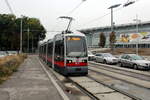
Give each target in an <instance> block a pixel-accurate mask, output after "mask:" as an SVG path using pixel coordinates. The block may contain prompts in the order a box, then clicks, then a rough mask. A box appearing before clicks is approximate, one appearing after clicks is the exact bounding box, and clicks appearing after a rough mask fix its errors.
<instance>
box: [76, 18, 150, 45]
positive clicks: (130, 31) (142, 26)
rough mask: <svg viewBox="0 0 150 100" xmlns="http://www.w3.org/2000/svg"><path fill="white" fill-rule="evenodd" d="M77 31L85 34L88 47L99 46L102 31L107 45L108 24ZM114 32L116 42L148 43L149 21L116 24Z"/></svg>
mask: <svg viewBox="0 0 150 100" xmlns="http://www.w3.org/2000/svg"><path fill="white" fill-rule="evenodd" d="M79 31H80V32H82V33H84V34H85V35H86V36H87V43H88V46H89V47H99V45H98V44H99V41H100V38H99V35H100V33H102V32H103V33H104V34H105V36H106V45H105V47H109V34H110V33H111V27H110V26H105V27H97V28H89V29H82V30H79ZM114 32H115V34H116V40H117V42H116V44H132V43H133V44H135V43H137V41H138V42H139V43H146V44H147V43H148V44H150V39H149V38H150V21H149V22H143V23H139V24H136V23H130V24H121V25H116V26H114ZM145 37H146V38H145ZM144 38H145V40H144Z"/></svg>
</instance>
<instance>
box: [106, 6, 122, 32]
mask: <svg viewBox="0 0 150 100" xmlns="http://www.w3.org/2000/svg"><path fill="white" fill-rule="evenodd" d="M120 5H121V4H115V5H112V6H110V7H109V8H108V9H110V10H111V32H113V31H114V25H113V8H117V7H119V6H120Z"/></svg>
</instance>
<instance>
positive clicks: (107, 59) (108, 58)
mask: <svg viewBox="0 0 150 100" xmlns="http://www.w3.org/2000/svg"><path fill="white" fill-rule="evenodd" d="M95 60H96V62H101V63H105V64H116V63H118V58H116V57H115V56H113V55H112V54H110V53H97V54H96V55H95Z"/></svg>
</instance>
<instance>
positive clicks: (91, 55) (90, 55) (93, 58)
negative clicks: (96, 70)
mask: <svg viewBox="0 0 150 100" xmlns="http://www.w3.org/2000/svg"><path fill="white" fill-rule="evenodd" d="M88 60H89V61H93V60H95V55H94V54H93V53H92V52H91V51H88Z"/></svg>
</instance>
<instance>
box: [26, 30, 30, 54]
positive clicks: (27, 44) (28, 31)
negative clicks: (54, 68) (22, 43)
mask: <svg viewBox="0 0 150 100" xmlns="http://www.w3.org/2000/svg"><path fill="white" fill-rule="evenodd" d="M27 31H28V42H27V43H28V44H27V46H28V53H29V33H30V29H29V28H28V30H27Z"/></svg>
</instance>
